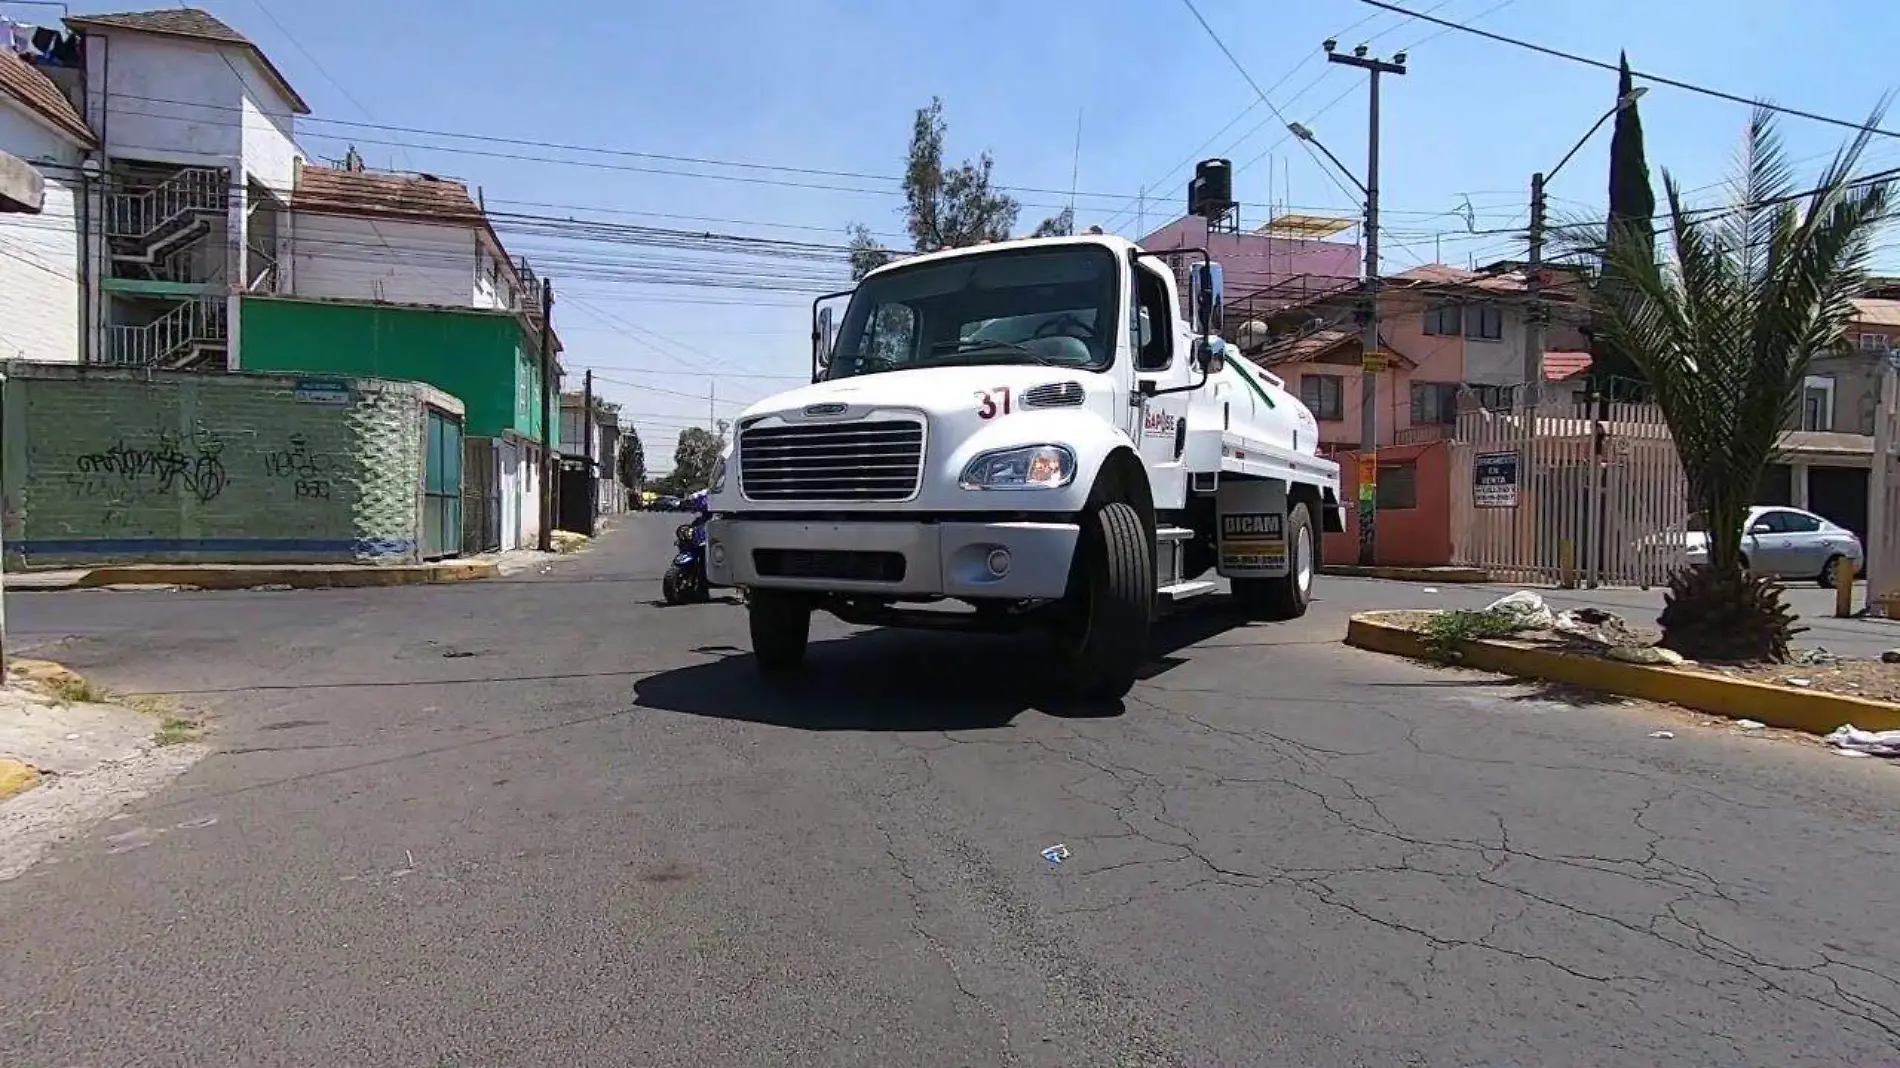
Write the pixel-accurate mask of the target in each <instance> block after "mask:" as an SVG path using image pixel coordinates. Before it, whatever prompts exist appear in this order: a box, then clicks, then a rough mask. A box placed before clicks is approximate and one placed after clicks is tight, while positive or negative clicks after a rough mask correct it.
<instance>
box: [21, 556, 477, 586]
mask: <svg viewBox="0 0 1900 1068" xmlns="http://www.w3.org/2000/svg"><path fill="white" fill-rule="evenodd" d="M499 574H501V568H500V566H499V565H497V564H494V563H491V562H485V561H468V560H457V561H449V562H446V563H437V564H400V565H395V566H391V567H377V566H373V565H371V566H357V565H351V564H338V565H323V564H312V565H304V566H297V565H294V564H293V565H277V564H230V565H198V564H132V565H123V566H114V567H95V568H93V569H92V570H91V571H88V572H86V573H85V574H84V575H81V576H79V578H78V579H77V580H75V581H74V582H73V584H72V586H71V587H68V588H74V589H98V588H100V587H103V586H196V587H198V588H199V589H204V590H243V589H249V588H251V587H253V586H288V587H290V588H292V589H298V590H318V589H334V588H342V587H361V586H419V585H425V584H431V583H438V582H473V581H476V580H479V579H489V578H494V577H496V576H497V575H499ZM42 588H43V587H42Z"/></svg>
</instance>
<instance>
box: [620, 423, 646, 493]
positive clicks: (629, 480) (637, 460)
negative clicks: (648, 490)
mask: <svg viewBox="0 0 1900 1068" xmlns="http://www.w3.org/2000/svg"><path fill="white" fill-rule="evenodd" d="M624 434H625V436H624V437H622V438H621V439H620V457H619V463H618V464H617V465H616V467H617V468H618V469H619V471H620V484H621V485H623V486H625V487H627V488H628V489H629V490H632V491H633V492H635V493H638V492H640V486H641V484H642V483H644V482H645V481H646V480H647V451H646V446H644V445H642V444H641V443H640V431H638V430H637V429H635V428H633V427H628V428H627V429H626V430H625V431H624Z"/></svg>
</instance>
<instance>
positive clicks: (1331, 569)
mask: <svg viewBox="0 0 1900 1068" xmlns="http://www.w3.org/2000/svg"><path fill="white" fill-rule="evenodd" d="M1319 573H1320V574H1322V575H1340V576H1343V577H1347V578H1376V579H1389V580H1391V581H1393V582H1435V583H1439V584H1441V585H1446V586H1456V585H1465V584H1470V583H1476V582H1490V581H1491V573H1490V572H1488V571H1486V570H1484V569H1483V568H1480V567H1384V566H1379V565H1375V566H1372V567H1366V566H1363V565H1360V564H1326V565H1324V566H1322V567H1321V568H1320V569H1319Z"/></svg>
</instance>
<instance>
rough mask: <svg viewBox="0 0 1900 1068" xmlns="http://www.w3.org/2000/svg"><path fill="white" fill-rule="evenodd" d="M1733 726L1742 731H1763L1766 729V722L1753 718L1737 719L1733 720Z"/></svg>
mask: <svg viewBox="0 0 1900 1068" xmlns="http://www.w3.org/2000/svg"><path fill="white" fill-rule="evenodd" d="M1735 726H1736V729H1738V730H1744V731H1765V730H1767V729H1768V724H1766V723H1763V722H1761V721H1759V720H1753V719H1738V720H1736V721H1735Z"/></svg>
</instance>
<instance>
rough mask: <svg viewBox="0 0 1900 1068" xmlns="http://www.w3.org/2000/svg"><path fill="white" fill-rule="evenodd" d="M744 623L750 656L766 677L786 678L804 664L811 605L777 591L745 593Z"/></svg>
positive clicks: (798, 597)
mask: <svg viewBox="0 0 1900 1068" xmlns="http://www.w3.org/2000/svg"><path fill="white" fill-rule="evenodd" d="M746 622H747V623H748V624H749V625H750V627H751V630H752V655H753V656H755V657H757V658H758V661H759V668H760V670H762V671H764V672H765V673H766V674H768V675H787V674H790V673H792V672H794V671H797V670H798V669H799V667H801V666H802V665H803V664H804V663H805V646H806V645H807V644H808V643H809V642H810V641H811V603H810V602H809V601H807V600H805V599H804V598H803V597H801V596H799V595H797V594H793V593H786V592H783V591H780V590H756V589H755V590H749V591H747V594H746Z"/></svg>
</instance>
